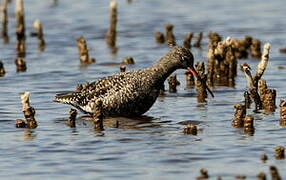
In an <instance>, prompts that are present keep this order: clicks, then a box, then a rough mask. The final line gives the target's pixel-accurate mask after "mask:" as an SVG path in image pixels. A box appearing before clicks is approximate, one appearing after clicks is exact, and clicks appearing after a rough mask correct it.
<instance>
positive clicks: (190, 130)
mask: <svg viewBox="0 0 286 180" xmlns="http://www.w3.org/2000/svg"><path fill="white" fill-rule="evenodd" d="M184 134H191V135H195V136H196V135H197V134H198V128H197V126H196V125H194V124H187V125H186V126H185V128H184Z"/></svg>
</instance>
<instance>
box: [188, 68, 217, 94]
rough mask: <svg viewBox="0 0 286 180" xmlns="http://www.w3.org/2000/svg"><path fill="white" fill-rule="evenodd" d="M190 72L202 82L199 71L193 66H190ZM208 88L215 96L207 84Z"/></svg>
mask: <svg viewBox="0 0 286 180" xmlns="http://www.w3.org/2000/svg"><path fill="white" fill-rule="evenodd" d="M188 72H190V73H192V74H193V75H194V76H195V77H196V78H197V79H198V80H199V81H201V82H202V79H201V77H200V76H199V74H198V73H197V71H196V70H195V68H194V67H193V66H190V67H188ZM206 88H207V91H208V92H209V93H210V95H211V96H212V97H214V94H213V92H212V91H211V90H210V88H209V87H208V85H207V84H206Z"/></svg>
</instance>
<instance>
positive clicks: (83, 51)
mask: <svg viewBox="0 0 286 180" xmlns="http://www.w3.org/2000/svg"><path fill="white" fill-rule="evenodd" d="M76 40H77V47H78V50H79V59H80V62H81V63H84V64H90V63H93V62H95V61H96V59H95V58H91V57H89V53H88V48H87V43H86V40H85V38H84V37H83V36H80V37H78V38H77V39H76Z"/></svg>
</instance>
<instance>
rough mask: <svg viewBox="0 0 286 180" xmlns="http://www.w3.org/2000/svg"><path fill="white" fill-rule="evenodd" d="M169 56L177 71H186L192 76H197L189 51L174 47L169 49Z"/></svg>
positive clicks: (192, 57)
mask: <svg viewBox="0 0 286 180" xmlns="http://www.w3.org/2000/svg"><path fill="white" fill-rule="evenodd" d="M170 54H171V55H172V60H173V61H175V63H176V65H177V68H178V69H187V70H188V71H189V72H191V73H192V74H193V75H195V76H197V74H198V73H197V72H196V70H195V68H194V56H193V54H192V52H191V51H190V50H189V49H187V48H184V47H182V46H175V47H173V48H172V49H171V51H170Z"/></svg>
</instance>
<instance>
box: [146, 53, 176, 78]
mask: <svg viewBox="0 0 286 180" xmlns="http://www.w3.org/2000/svg"><path fill="white" fill-rule="evenodd" d="M151 69H153V71H154V72H156V73H155V75H156V76H157V77H158V79H160V80H162V81H163V82H164V81H165V80H166V79H167V78H168V77H169V76H170V75H171V74H172V73H173V72H174V71H176V70H177V69H179V67H178V65H177V64H175V63H173V62H172V61H171V60H169V59H168V58H161V59H160V60H159V61H158V62H156V63H155V64H154V65H153V66H151Z"/></svg>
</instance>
